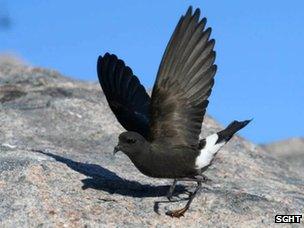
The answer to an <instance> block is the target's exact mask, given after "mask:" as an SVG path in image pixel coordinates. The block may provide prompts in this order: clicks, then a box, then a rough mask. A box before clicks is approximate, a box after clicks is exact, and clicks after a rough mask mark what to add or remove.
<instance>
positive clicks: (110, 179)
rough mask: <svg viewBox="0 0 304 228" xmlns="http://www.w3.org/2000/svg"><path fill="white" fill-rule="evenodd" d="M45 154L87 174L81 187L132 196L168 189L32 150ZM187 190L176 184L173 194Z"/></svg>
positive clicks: (94, 166) (161, 194) (157, 194)
mask: <svg viewBox="0 0 304 228" xmlns="http://www.w3.org/2000/svg"><path fill="white" fill-rule="evenodd" d="M32 151H33V152H38V153H41V154H44V155H46V156H49V157H52V158H54V159H55V160H56V161H58V162H61V163H64V164H66V165H67V166H68V167H70V168H71V169H73V170H75V171H77V172H79V173H81V174H84V175H86V176H88V178H86V179H83V180H81V181H82V183H83V186H82V189H83V190H85V189H88V188H92V189H97V190H102V191H106V192H108V193H111V194H114V193H115V194H120V195H124V196H132V197H139V198H142V197H160V196H165V195H166V194H167V191H168V190H169V187H170V186H169V185H165V186H153V185H148V184H141V183H139V182H137V181H129V180H126V179H123V178H121V177H119V176H118V175H117V174H115V173H114V172H112V171H110V170H108V169H106V168H103V167H101V166H100V165H96V164H88V163H81V162H76V161H73V160H71V159H68V158H65V157H62V156H59V155H56V154H52V153H50V152H45V151H42V150H32ZM184 192H187V190H186V188H185V187H184V186H182V185H177V186H176V190H175V192H174V193H175V194H174V195H179V194H181V193H184Z"/></svg>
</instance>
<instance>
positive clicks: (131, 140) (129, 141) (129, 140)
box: [127, 139, 136, 144]
mask: <svg viewBox="0 0 304 228" xmlns="http://www.w3.org/2000/svg"><path fill="white" fill-rule="evenodd" d="M135 142H136V140H135V139H127V143H129V144H133V143H135Z"/></svg>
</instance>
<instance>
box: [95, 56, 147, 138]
mask: <svg viewBox="0 0 304 228" xmlns="http://www.w3.org/2000/svg"><path fill="white" fill-rule="evenodd" d="M97 73H98V78H99V82H100V85H101V87H102V89H103V92H104V94H105V96H106V98H107V101H108V103H109V106H110V108H111V109H112V111H113V113H114V114H115V116H116V118H117V120H118V121H119V123H120V124H121V125H122V126H123V127H124V128H125V129H126V130H128V131H135V132H137V133H139V134H141V135H142V136H144V137H147V135H148V132H149V106H150V97H149V95H148V94H147V92H146V90H145V88H144V87H143V86H142V85H141V84H140V82H139V80H138V78H137V77H136V76H135V75H133V72H132V70H131V68H130V67H128V66H126V65H125V63H124V62H123V61H122V60H120V59H117V57H116V56H115V55H110V54H109V53H106V54H105V55H104V56H103V57H102V56H99V58H98V62H97Z"/></svg>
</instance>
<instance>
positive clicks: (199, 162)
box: [195, 134, 226, 169]
mask: <svg viewBox="0 0 304 228" xmlns="http://www.w3.org/2000/svg"><path fill="white" fill-rule="evenodd" d="M217 139H218V135H217V134H213V135H210V136H208V137H207V138H206V145H205V147H204V148H203V149H201V152H200V154H199V156H198V157H197V158H196V160H195V165H196V167H195V168H196V169H201V168H204V167H206V166H207V165H209V164H210V163H211V161H212V160H213V158H214V156H215V155H216V153H217V152H218V151H219V150H220V149H221V148H222V147H223V146H224V145H225V143H226V142H225V141H223V142H220V143H217V144H215V143H216V141H217Z"/></svg>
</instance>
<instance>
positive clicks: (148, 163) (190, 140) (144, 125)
mask: <svg viewBox="0 0 304 228" xmlns="http://www.w3.org/2000/svg"><path fill="white" fill-rule="evenodd" d="M199 18H200V10H199V9H196V10H195V11H194V13H192V7H189V9H188V10H187V12H186V14H185V15H183V16H182V17H181V18H180V20H179V22H178V24H177V26H176V28H175V30H174V32H173V35H172V37H171V39H170V41H169V43H168V45H167V48H166V50H165V53H164V55H163V58H162V60H161V63H160V67H159V70H158V73H157V77H156V81H155V83H154V86H153V90H152V95H151V97H150V96H149V95H148V93H147V92H146V90H145V88H144V87H143V86H142V85H141V84H140V82H139V80H138V78H137V77H136V76H135V75H134V74H133V72H132V70H131V68H130V67H128V66H126V65H125V63H124V61H123V60H121V59H118V58H117V57H116V56H115V55H113V54H109V53H106V54H105V55H104V56H99V58H98V62H97V73H98V78H99V82H100V85H101V87H102V90H103V92H104V94H105V96H106V99H107V101H108V103H109V106H110V108H111V110H112V111H113V113H114V114H115V116H116V118H117V120H118V121H119V123H120V124H121V125H122V126H123V127H124V128H125V129H126V130H127V131H126V132H123V133H121V134H120V135H119V142H118V145H117V146H116V147H115V148H114V154H115V153H116V152H117V151H122V152H123V153H125V154H126V155H127V156H128V157H129V158H130V160H131V161H132V162H133V164H134V165H135V166H136V167H137V169H138V170H139V171H140V172H142V173H143V174H145V175H147V176H149V177H156V178H170V179H173V184H172V186H171V187H170V189H169V191H168V195H167V197H168V199H169V200H171V199H172V194H173V191H174V188H175V185H176V183H177V181H195V182H197V187H196V189H195V190H194V192H193V193H192V194H191V195H190V197H189V200H188V202H187V204H186V205H185V207H183V208H181V209H178V210H174V211H168V212H166V214H167V215H170V216H172V217H180V216H182V215H184V213H185V212H186V211H187V210H188V208H189V207H190V204H191V202H192V200H193V199H194V197H195V195H196V194H197V192H198V191H199V190H200V188H201V185H202V182H204V181H205V180H206V178H205V176H204V175H203V174H202V173H203V172H204V171H205V170H206V169H207V168H208V167H209V166H210V165H211V163H212V161H213V159H214V156H215V155H216V153H217V152H218V151H219V150H220V149H221V148H222V147H223V146H224V145H225V144H226V143H227V142H228V141H229V140H230V139H231V137H232V136H233V135H234V134H235V133H236V132H237V131H238V130H240V129H242V128H243V127H245V126H246V125H247V124H248V123H249V122H250V120H245V121H241V122H239V121H233V122H232V123H231V124H229V125H228V127H227V128H225V129H224V130H222V131H220V132H218V133H215V134H212V135H210V136H208V137H206V138H204V139H200V138H199V135H200V132H201V126H202V122H203V118H204V114H205V112H206V108H207V105H208V97H209V96H210V93H211V89H212V86H213V84H214V75H215V73H216V69H217V66H216V65H215V64H214V60H215V51H214V44H215V41H214V39H210V34H211V28H210V27H209V28H205V26H206V21H207V20H206V18H203V19H201V20H199Z"/></svg>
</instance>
